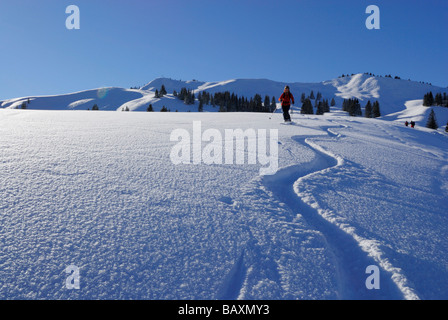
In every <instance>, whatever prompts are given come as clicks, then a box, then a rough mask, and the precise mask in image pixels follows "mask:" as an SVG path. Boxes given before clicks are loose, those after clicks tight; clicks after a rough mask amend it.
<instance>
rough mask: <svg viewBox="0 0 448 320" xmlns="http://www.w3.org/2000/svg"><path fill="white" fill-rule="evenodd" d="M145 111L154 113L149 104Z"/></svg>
mask: <svg viewBox="0 0 448 320" xmlns="http://www.w3.org/2000/svg"><path fill="white" fill-rule="evenodd" d="M146 111H148V112H153V111H154V109H153V108H152V104H150V105H149V106H148V109H146Z"/></svg>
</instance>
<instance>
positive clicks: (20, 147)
mask: <svg viewBox="0 0 448 320" xmlns="http://www.w3.org/2000/svg"><path fill="white" fill-rule="evenodd" d="M347 80H348V82H347V83H346V81H347ZM366 80H367V79H366ZM382 80H384V79H378V82H379V83H380V85H381V82H382ZM337 81H338V86H339V87H343V86H344V85H347V84H348V83H349V82H350V80H349V79H340V80H337ZM370 81H371V80H370ZM387 81H389V80H387ZM391 81H392V80H391ZM234 82H239V84H238V86H239V85H242V84H243V83H244V82H245V81H244V80H235V81H234ZM234 82H230V83H228V84H227V85H228V86H231V85H232V84H234ZM263 82H264V81H263ZM364 82H365V81H364ZM344 83H345V84H344ZM159 84H160V82H159V83H154V84H153V85H154V87H155V88H156V87H158V85H159ZM167 85H168V84H167ZM195 85H198V87H207V88H211V87H212V86H213V85H215V86H216V84H210V83H208V84H207V83H201V84H199V83H198V84H195ZM234 85H235V84H234ZM370 85H372V83H370V84H369V83H366V84H365V86H364V88H365V90H367V91H369V90H370V89H369V88H370ZM310 86H311V85H310ZM316 86H317V85H316ZM324 86H328V88H331V87H332V88H335V86H334V85H329V84H328V85H324ZM222 87H225V85H222ZM279 87H281V85H279ZM150 88H151V87H148V88H145V89H144V90H148V91H151V90H152V89H150ZM310 88H311V87H310ZM144 90H140V91H139V90H122V89H117V90H113V91H116V92H117V93H118V94H119V95H120V96H121V95H123V96H124V95H134V94H135V95H136V97H135V98H134V100H136V99H142V98H143V97H142V96H140V95H141V92H143V91H144ZM209 90H211V89H209ZM219 90H221V89H219ZM275 90H277V89H275ZM331 90H336V89H331ZM344 90H345V91H350V89H349V88H348V87H344V88H340V89H339V91H338V92H339V93H341V94H342V92H345V91H344ZM422 90H423V89H422ZM423 91H425V90H423ZM97 92H98V91H97ZM322 92H323V90H322ZM335 92H336V91H335ZM371 92H372V94H373V92H375V91H371ZM351 93H352V94H355V93H356V92H354V91H353V90H351ZM95 94H96V93H95V91H93V92H92V93H91V96H90V98H91V99H97V98H96V97H95ZM111 94H112V92H111ZM356 94H358V93H356ZM359 94H363V95H365V94H366V93H365V91H362V90H361V91H360V92H359ZM379 94H381V90H380V91H379ZM65 98H67V101H72V100H73V99H77V100H76V101H80V100H83V99H87V98H88V97H86V96H85V95H79V96H77V97H70V98H68V97H66V96H64V97H63V98H61V97H60V99H65ZM90 98H89V99H90ZM410 98H412V97H407V98H406V99H410ZM39 99H43V98H36V100H33V102H31V104H30V107H31V106H32V105H33V103H35V104H38V102H37V101H38V100H39ZM48 99H49V100H48V101H52V100H51V98H48ZM52 99H57V98H52ZM99 99H101V98H99ZM103 99H108V98H107V97H103ZM61 101H62V100H61ZM146 102H148V101H146ZM80 104H81V103H80ZM42 106H43V105H42ZM85 106H87V105H85ZM407 107H408V109H409V110H410V109H411V108H413V107H415V108H418V105H413V103H409V104H407ZM61 108H62V105H61ZM62 109H64V108H62ZM408 109H406V110H408ZM408 112H410V111H408ZM339 114H340V113H336V112H335V113H330V114H326V115H324V116H304V115H299V114H293V116H292V117H293V120H294V121H295V122H294V123H293V124H290V125H285V124H283V123H282V120H281V115H280V114H274V116H273V118H272V119H270V118H269V116H268V115H267V114H261V113H206V112H204V113H196V112H195V113H173V112H171V113H160V112H155V113H147V112H141V113H137V112H88V111H78V112H67V111H51V112H49V111H39V110H5V109H0V194H1V197H0V299H447V298H448V242H447V241H446V239H448V216H447V211H446V204H447V203H448V160H447V159H448V151H447V150H448V135H447V134H446V133H445V132H443V131H441V130H439V131H433V130H429V129H425V128H421V127H419V126H417V128H415V129H412V128H409V127H408V128H407V127H404V126H403V124H402V123H397V122H394V121H385V120H381V119H365V118H352V117H348V116H341V115H339ZM402 115H403V116H404V115H405V114H404V113H403V114H402ZM408 116H411V114H408ZM394 117H396V118H398V117H399V116H398V115H395V116H394ZM400 119H401V118H400ZM196 121H200V122H201V124H202V129H203V131H204V130H206V129H213V130H215V131H213V132H221V133H222V134H223V135H224V132H225V130H226V129H242V130H247V129H254V130H257V129H269V130H270V129H276V130H278V141H276V144H275V145H272V146H270V148H269V150H273V149H272V148H275V146H278V168H279V170H278V171H277V172H276V173H275V174H273V175H265V176H260V173H259V169H260V167H261V166H262V165H261V164H260V163H258V162H257V163H256V164H250V163H249V162H248V161H247V159H248V157H249V156H250V155H251V154H252V153H251V150H250V148H249V147H248V146H246V147H245V149H244V150H245V152H244V155H245V159H246V161H245V162H244V163H242V164H237V163H228V164H226V163H221V164H219V163H217V164H205V163H198V164H178V165H175V164H174V163H173V162H172V158H171V155H172V150H173V147H174V146H175V145H176V144H177V143H178V142H177V141H173V140H172V139H171V134H172V132H173V130H176V129H179V130H184V131H186V132H189V133H191V134H192V135H193V136H194V129H193V126H194V123H195V122H196ZM208 141H210V140H208ZM247 143H249V142H247ZM209 144H210V145H213V146H216V144H219V141H213V142H206V140H204V141H203V148H204V150H205V148H206V146H208V145H209ZM223 150H224V149H223ZM192 151H193V157H194V154H195V153H194V152H195V151H194V150H192ZM68 266H76V267H78V268H79V275H80V280H79V289H70V288H69V287H68V286H67V279H69V276H71V274H70V273H66V268H67V267H68ZM369 266H374V267H376V268H378V271H379V276H380V278H379V279H380V282H379V283H378V284H379V289H368V287H367V286H366V282H367V279H368V277H369V275H370V274H369V273H368V272H367V273H366V271H367V270H369V269H368V268H369Z"/></svg>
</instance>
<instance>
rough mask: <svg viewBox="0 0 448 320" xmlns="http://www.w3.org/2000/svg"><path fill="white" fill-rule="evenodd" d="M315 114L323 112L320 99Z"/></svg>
mask: <svg viewBox="0 0 448 320" xmlns="http://www.w3.org/2000/svg"><path fill="white" fill-rule="evenodd" d="M316 114H317V115H323V114H324V104H323V102H322V101H320V102H319V104H318V105H317V109H316Z"/></svg>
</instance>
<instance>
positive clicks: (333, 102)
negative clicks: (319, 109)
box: [331, 98, 336, 107]
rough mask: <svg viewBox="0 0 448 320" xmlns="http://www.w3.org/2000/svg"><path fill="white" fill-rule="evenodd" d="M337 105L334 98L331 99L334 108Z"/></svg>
mask: <svg viewBox="0 0 448 320" xmlns="http://www.w3.org/2000/svg"><path fill="white" fill-rule="evenodd" d="M335 105H336V101H334V98H331V106H332V107H334V106H335Z"/></svg>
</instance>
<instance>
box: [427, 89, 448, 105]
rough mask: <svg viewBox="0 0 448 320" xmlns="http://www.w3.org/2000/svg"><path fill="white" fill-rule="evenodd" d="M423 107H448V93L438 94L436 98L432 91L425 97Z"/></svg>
mask: <svg viewBox="0 0 448 320" xmlns="http://www.w3.org/2000/svg"><path fill="white" fill-rule="evenodd" d="M423 105H424V106H425V107H432V106H440V107H448V98H447V96H446V92H444V93H443V94H442V93H440V92H439V93H436V94H435V96H434V95H433V94H432V91H430V92H428V93H427V94H425V95H424V96H423Z"/></svg>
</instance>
